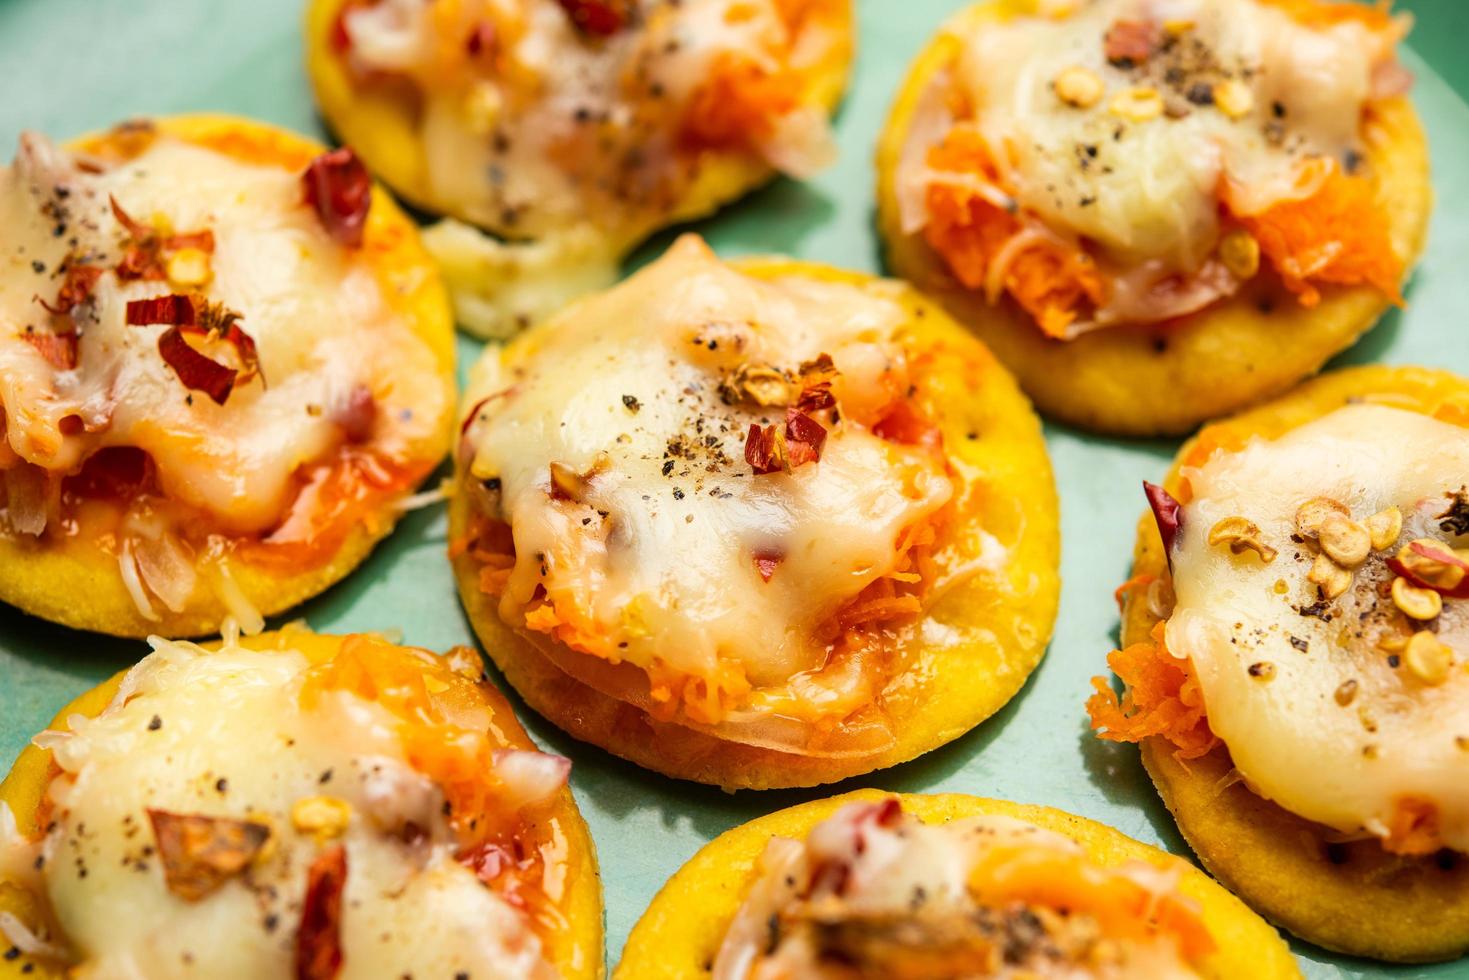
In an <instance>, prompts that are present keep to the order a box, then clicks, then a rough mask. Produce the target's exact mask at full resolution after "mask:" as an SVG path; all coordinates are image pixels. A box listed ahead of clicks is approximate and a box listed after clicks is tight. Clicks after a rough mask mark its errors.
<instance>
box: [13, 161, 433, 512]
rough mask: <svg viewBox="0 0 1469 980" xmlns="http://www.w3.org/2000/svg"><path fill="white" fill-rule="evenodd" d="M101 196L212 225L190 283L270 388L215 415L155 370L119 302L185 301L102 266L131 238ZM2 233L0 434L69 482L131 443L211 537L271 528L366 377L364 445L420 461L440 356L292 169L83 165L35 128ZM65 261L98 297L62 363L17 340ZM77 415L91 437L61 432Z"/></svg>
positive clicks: (140, 216) (188, 225) (152, 331)
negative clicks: (229, 327)
mask: <svg viewBox="0 0 1469 980" xmlns="http://www.w3.org/2000/svg"><path fill="white" fill-rule="evenodd" d="M109 196H111V197H113V198H115V199H116V200H117V202H118V203H119V204H120V205H121V206H122V207H123V208H124V209H126V211H127V212H128V213H129V214H130V215H132V216H133V217H134V218H135V219H136V220H139V221H143V222H145V223H149V224H156V223H159V221H160V219H161V220H162V221H166V222H167V223H168V226H170V227H172V228H173V229H175V230H176V231H179V232H194V231H203V230H209V231H212V232H213V235H214V239H215V243H216V244H215V248H214V253H213V256H212V262H211V267H212V272H213V276H212V280H211V281H210V282H209V283H208V284H207V286H204V287H202V288H201V289H200V291H201V292H202V293H203V294H204V295H205V296H206V297H207V298H208V299H210V300H211V301H215V302H219V303H222V304H224V305H225V306H226V307H227V308H229V309H231V310H233V311H235V312H237V313H239V314H241V315H242V317H243V319H242V321H241V325H242V326H243V327H244V329H245V331H246V332H247V333H248V334H249V335H250V336H251V337H252V338H253V339H254V341H255V343H256V345H257V347H258V350H259V357H260V365H261V371H262V373H263V375H264V378H265V382H264V383H262V382H261V381H260V380H258V379H257V380H255V381H252V382H250V383H248V384H244V385H241V386H239V387H237V388H236V390H235V391H234V392H233V393H232V394H231V395H230V397H229V398H228V400H227V401H226V403H225V404H224V405H216V404H215V403H214V402H213V401H211V400H210V399H209V398H208V397H207V396H205V395H204V394H202V393H200V392H190V390H189V389H188V388H186V387H185V386H184V385H183V384H182V383H181V381H180V380H179V378H178V376H177V375H176V374H175V372H174V370H173V369H172V368H171V367H169V366H168V365H167V364H166V363H165V362H164V360H163V358H162V357H161V356H160V354H159V353H158V337H159V335H160V334H161V333H163V331H164V330H165V328H164V327H162V326H129V325H127V323H126V322H125V320H124V314H125V310H126V306H127V302H128V301H129V300H137V299H146V298H151V297H155V296H160V295H164V294H167V293H169V292H175V291H192V290H178V289H174V288H173V287H171V286H170V285H169V284H168V283H166V282H157V281H142V280H134V281H128V282H124V281H120V280H119V279H118V278H117V277H116V275H115V274H114V273H113V272H112V271H110V270H111V267H112V266H114V265H116V264H117V262H118V261H119V259H120V258H121V254H122V245H123V242H124V240H125V239H126V238H127V235H126V232H125V231H124V230H123V229H122V228H121V227H120V226H119V224H118V222H117V220H116V219H115V218H114V216H113V214H112V212H111V209H110V207H109V204H108V199H109ZM0 226H3V227H4V228H5V240H6V242H7V245H6V247H5V269H4V274H3V276H0V377H3V378H4V381H3V382H0V408H3V409H4V413H5V419H6V428H5V438H6V440H7V442H8V445H9V448H10V450H11V451H12V452H14V453H15V454H16V455H18V456H19V457H20V458H22V459H24V460H27V461H29V462H31V463H34V464H36V465H38V466H40V467H42V468H44V469H46V470H48V471H51V472H54V473H58V474H66V473H72V472H75V471H76V470H77V468H78V467H79V466H80V465H81V463H82V462H83V461H84V460H85V459H86V457H87V456H88V455H90V454H91V453H92V452H94V451H96V450H98V449H101V448H104V447H109V446H135V447H138V448H140V449H143V450H145V451H146V452H148V453H149V455H151V456H152V458H153V461H154V463H155V464H156V465H157V471H158V477H159V480H160V482H161V484H162V488H163V490H164V492H165V493H166V494H167V495H168V496H169V497H170V498H172V499H174V500H177V501H180V502H182V503H185V504H187V505H189V506H190V507H193V508H196V509H197V510H199V511H202V512H203V513H205V514H207V515H209V517H210V518H211V519H212V520H213V521H214V522H215V523H216V525H217V527H218V528H219V529H220V530H223V531H228V532H231V533H237V534H240V533H251V532H260V531H264V530H267V529H269V528H271V527H272V526H273V525H274V524H276V523H277V522H278V521H280V519H281V517H282V516H283V514H284V512H285V510H286V507H287V506H288V504H289V503H290V502H291V500H292V498H293V496H294V494H295V492H296V489H297V487H296V485H295V483H294V477H295V475H296V473H297V471H298V470H300V469H301V468H302V467H304V466H307V465H308V464H312V463H316V462H320V461H322V460H324V459H329V458H330V456H331V454H332V453H333V452H334V451H335V450H336V449H337V448H338V447H339V446H341V445H342V443H343V442H344V436H343V430H342V426H341V424H340V423H339V422H338V421H337V419H336V416H337V413H338V412H339V411H340V410H341V409H342V408H343V407H345V406H346V404H347V403H348V401H349V399H350V398H351V396H352V393H353V390H354V389H355V388H357V387H358V386H365V387H366V388H367V389H368V390H369V391H370V392H371V393H372V394H373V396H374V397H375V398H376V399H378V409H379V411H378V413H377V416H378V422H377V424H375V426H374V429H373V432H372V442H373V446H374V448H376V449H378V450H379V451H380V452H381V453H382V454H384V455H385V456H387V457H389V458H399V459H404V460H407V459H412V458H414V457H415V456H416V455H421V454H422V453H423V451H424V446H425V444H426V443H428V442H430V441H431V440H432V439H433V437H434V434H435V432H436V431H437V430H438V426H439V425H440V420H441V419H442V418H443V416H444V413H445V412H446V411H448V410H449V407H448V392H446V391H445V389H444V385H443V384H442V382H440V381H439V378H438V369H437V365H436V363H435V359H434V355H433V352H432V351H431V350H430V349H429V348H428V346H427V344H425V343H424V342H423V341H421V340H419V339H418V338H417V337H416V336H415V335H414V333H413V332H412V329H411V327H410V325H409V324H407V323H405V322H404V321H403V320H402V318H401V317H400V316H398V315H396V314H395V313H394V312H393V311H392V310H391V309H390V308H389V307H388V305H387V303H386V301H385V299H384V297H383V295H382V291H381V288H380V287H379V285H378V283H377V281H376V280H375V279H374V278H373V275H372V273H371V271H370V270H369V269H368V267H367V266H366V265H365V263H364V262H363V261H361V260H360V259H359V258H358V257H357V256H356V255H355V254H354V253H353V252H351V251H349V250H347V249H345V248H343V247H342V246H340V245H338V244H336V243H335V242H334V241H333V240H332V239H331V238H330V237H329V236H328V235H327V233H326V232H325V231H324V230H323V228H322V227H321V223H320V221H319V219H318V218H317V216H316V213H315V212H314V211H313V210H312V209H311V208H309V207H307V206H305V205H304V204H303V203H302V191H301V184H300V178H299V175H298V174H296V173H293V172H290V171H286V170H282V169H279V168H276V167H268V166H257V165H251V164H246V163H240V162H237V161H235V160H232V159H230V158H229V157H227V156H224V155H222V154H220V153H216V152H213V151H211V150H206V149H203V148H200V147H197V146H193V145H190V144H186V143H183V142H180V141H178V140H175V139H172V138H169V137H159V138H157V139H156V140H155V141H154V143H153V145H152V146H151V147H150V148H149V149H147V150H146V151H145V152H144V153H143V154H142V155H140V156H138V157H137V158H136V159H134V160H133V161H131V162H130V163H127V164H124V165H120V166H117V167H116V168H114V169H112V170H109V171H106V172H103V173H96V174H93V173H86V172H83V171H80V170H78V169H77V168H76V167H75V165H74V163H73V161H71V160H70V159H69V158H68V157H67V156H66V155H65V154H63V153H62V152H61V151H59V150H57V149H56V148H55V147H52V146H51V145H50V144H48V143H46V142H45V140H44V139H42V138H41V137H38V136H34V135H27V136H26V137H24V139H23V141H22V144H21V152H20V155H19V156H18V158H17V160H16V162H15V164H14V166H12V167H10V168H9V169H8V170H6V171H4V172H3V174H0ZM68 256H72V257H81V258H82V259H83V260H84V261H86V262H88V263H89V264H94V265H99V266H105V267H106V268H107V269H108V270H109V271H108V272H106V273H104V274H103V275H102V276H101V278H100V279H99V280H98V281H97V283H96V286H95V287H94V289H93V297H94V302H93V303H92V304H91V305H90V306H86V307H78V308H77V309H76V310H75V311H74V313H73V316H74V318H79V319H80V322H79V323H78V327H79V329H80V332H81V340H80V344H79V350H78V356H77V368H76V370H71V371H61V370H57V369H55V368H54V367H52V366H51V365H50V364H48V363H47V362H46V360H45V359H44V358H43V357H42V356H41V355H40V353H39V352H38V351H37V350H36V348H35V347H34V346H32V345H31V344H30V343H28V342H26V341H25V340H24V339H23V337H22V336H21V334H23V333H24V332H25V331H27V330H36V331H46V330H49V329H50V327H49V325H48V320H49V317H48V315H47V313H46V311H45V309H44V308H42V306H41V305H40V304H39V303H38V302H36V300H35V297H37V296H39V297H41V298H42V299H45V300H47V301H48V302H51V301H52V300H53V299H54V297H55V296H56V295H57V291H58V289H59V288H60V283H61V281H62V277H63V276H64V266H63V265H62V263H63V261H64V260H66V259H67V258H68ZM69 416H78V417H79V418H80V419H81V421H82V422H83V423H84V424H85V425H86V426H87V428H88V429H89V430H90V431H87V432H85V433H81V434H74V435H64V434H63V432H64V431H68V430H67V429H66V427H65V426H63V420H64V419H66V418H68V417H69ZM0 462H3V461H0Z"/></svg>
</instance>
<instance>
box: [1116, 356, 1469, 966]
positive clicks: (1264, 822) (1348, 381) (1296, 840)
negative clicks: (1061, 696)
mask: <svg viewBox="0 0 1469 980" xmlns="http://www.w3.org/2000/svg"><path fill="white" fill-rule="evenodd" d="M1358 399H1364V400H1368V401H1374V402H1380V403H1383V404H1388V405H1392V406H1394V407H1397V408H1404V409H1409V410H1413V411H1419V412H1423V413H1425V414H1436V415H1437V416H1438V417H1440V418H1444V419H1445V420H1447V421H1452V422H1455V423H1456V424H1459V425H1469V381H1466V380H1464V379H1463V378H1459V377H1457V376H1455V375H1453V374H1450V373H1448V372H1446V371H1432V370H1427V369H1423V368H1390V367H1364V368H1354V369H1351V370H1346V371H1336V372H1333V373H1330V374H1326V375H1323V376H1321V377H1320V378H1317V379H1315V380H1313V381H1310V382H1307V383H1306V384H1304V385H1302V386H1301V387H1300V388H1298V389H1297V390H1296V391H1294V392H1292V393H1291V394H1290V395H1288V396H1286V397H1285V398H1281V399H1279V400H1277V401H1274V402H1271V403H1269V404H1266V405H1261V406H1260V407H1258V408H1256V409H1253V410H1251V411H1249V412H1245V413H1243V414H1241V415H1238V416H1235V417H1234V418H1230V419H1226V420H1224V421H1221V422H1217V423H1215V424H1213V425H1209V426H1206V427H1205V428H1204V429H1202V430H1201V431H1200V432H1199V434H1198V436H1196V437H1195V438H1194V439H1191V440H1190V441H1189V442H1187V443H1185V445H1184V446H1183V448H1182V449H1181V450H1180V451H1179V454H1178V457H1177V460H1175V462H1174V465H1173V467H1172V468H1171V469H1170V470H1169V473H1168V477H1167V479H1166V480H1165V482H1164V486H1165V487H1166V488H1167V489H1169V490H1170V491H1171V492H1175V493H1176V492H1177V491H1178V490H1179V470H1180V466H1181V462H1180V461H1182V460H1186V459H1190V458H1191V455H1190V454H1197V455H1194V456H1193V457H1192V459H1193V460H1194V461H1196V462H1201V461H1202V458H1203V454H1204V453H1206V452H1207V451H1208V449H1209V447H1210V446H1216V445H1222V446H1225V447H1230V446H1237V445H1240V444H1242V443H1243V441H1244V440H1246V439H1248V438H1250V437H1252V436H1261V437H1264V438H1274V437H1277V436H1279V435H1282V434H1284V433H1285V432H1287V431H1289V430H1290V429H1294V428H1296V427H1298V426H1300V425H1303V424H1305V423H1307V422H1309V421H1311V420H1313V419H1316V418H1319V417H1321V416H1322V415H1325V414H1327V413H1328V412H1331V411H1333V410H1335V409H1337V408H1339V407H1341V406H1342V405H1344V404H1346V403H1347V402H1349V401H1353V400H1358ZM1166 573H1167V568H1166V562H1165V560H1164V556H1163V543H1162V540H1161V539H1160V538H1159V536H1158V530H1157V527H1156V526H1155V525H1154V523H1153V519H1152V516H1151V515H1150V514H1145V515H1144V516H1143V518H1142V519H1141V520H1140V521H1139V522H1138V534H1137V546H1136V550H1135V552H1134V556H1133V574H1134V575H1153V576H1159V575H1164V574H1166ZM1157 622H1158V618H1157V617H1156V616H1154V615H1153V613H1152V612H1150V611H1149V609H1148V603H1147V601H1146V599H1145V598H1144V597H1142V596H1141V595H1132V596H1129V597H1128V598H1127V599H1126V600H1125V606H1124V611H1123V618H1122V642H1123V644H1124V645H1126V644H1130V643H1136V642H1140V641H1142V640H1144V639H1146V638H1147V636H1148V635H1149V633H1150V632H1151V631H1152V629H1153V626H1154V625H1155V624H1156V623H1157ZM1142 757H1143V764H1144V765H1145V766H1146V767H1147V769H1148V773H1149V774H1150V775H1151V776H1152V778H1153V784H1154V785H1155V786H1157V787H1158V793H1159V795H1161V796H1162V797H1163V802H1164V803H1165V804H1167V806H1168V809H1169V810H1170V811H1172V813H1173V816H1174V819H1175V820H1177V821H1178V828H1179V830H1180V831H1182V832H1183V836H1184V837H1185V838H1186V839H1187V840H1188V842H1189V845H1190V846H1191V847H1192V848H1193V849H1194V852H1195V853H1196V854H1197V855H1198V856H1199V860H1200V861H1202V862H1203V864H1204V867H1205V868H1207V869H1208V870H1209V871H1210V873H1212V874H1213V875H1214V876H1215V877H1217V878H1218V879H1219V880H1220V881H1222V882H1224V884H1225V885H1226V886H1228V887H1229V888H1230V889H1231V890H1233V891H1234V892H1236V893H1238V894H1239V896H1240V897H1241V898H1243V899H1244V900H1245V901H1246V902H1248V903H1249V904H1250V905H1251V906H1252V907H1254V908H1255V909H1257V910H1258V911H1259V912H1261V913H1262V914H1263V915H1264V916H1265V917H1266V918H1268V919H1270V920H1271V921H1273V922H1275V923H1277V924H1278V925H1280V926H1281V927H1283V928H1285V929H1288V930H1289V931H1291V932H1293V933H1295V934H1296V935H1298V936H1300V937H1301V938H1302V939H1306V940H1309V941H1310V942H1313V943H1316V944H1317V945H1319V946H1324V947H1326V948H1327V949H1334V950H1339V951H1340V952H1344V953H1350V954H1353V955H1356V956H1370V957H1373V958H1375V959H1383V960H1392V961H1397V962H1407V963H1419V962H1431V961H1436V960H1445V959H1453V958H1455V957H1458V956H1462V955H1464V953H1465V952H1466V951H1469V859H1466V858H1465V857H1464V856H1462V855H1452V856H1450V855H1447V854H1446V855H1443V856H1430V857H1418V858H1414V857H1398V856H1395V855H1392V854H1388V853H1387V852H1385V851H1384V850H1383V849H1382V847H1381V845H1379V844H1378V843H1377V842H1376V841H1358V842H1355V843H1350V844H1332V843H1331V842H1330V841H1331V838H1332V836H1333V835H1332V833H1331V832H1330V831H1329V830H1328V829H1327V828H1325V827H1322V826H1321V825H1320V824H1315V823H1312V822H1310V821H1308V820H1303V819H1302V818H1300V817H1298V816H1296V815H1295V814H1292V813H1290V812H1288V811H1286V810H1284V809H1282V808H1281V807H1279V806H1277V805H1276V804H1274V803H1272V802H1270V801H1269V800H1265V799H1262V798H1261V797H1259V796H1257V795H1255V794H1254V793H1252V792H1251V791H1250V790H1249V789H1247V788H1246V787H1245V786H1244V785H1243V784H1242V783H1238V782H1236V783H1233V784H1232V785H1229V786H1228V787H1227V788H1225V789H1220V787H1221V786H1223V785H1225V784H1226V783H1227V782H1228V779H1227V777H1229V776H1230V773H1231V771H1232V769H1233V764H1232V763H1231V762H1230V759H1229V752H1228V751H1227V750H1226V749H1225V748H1223V747H1222V746H1221V747H1220V748H1217V749H1215V750H1214V751H1213V752H1211V753H1210V754H1209V755H1207V756H1205V757H1204V758H1202V759H1190V760H1188V761H1187V762H1186V763H1184V762H1180V761H1179V760H1177V759H1175V758H1174V756H1173V753H1172V746H1171V745H1170V744H1169V743H1168V742H1166V741H1165V740H1162V739H1157V738H1155V739H1152V740H1149V741H1147V742H1145V743H1143V746H1142Z"/></svg>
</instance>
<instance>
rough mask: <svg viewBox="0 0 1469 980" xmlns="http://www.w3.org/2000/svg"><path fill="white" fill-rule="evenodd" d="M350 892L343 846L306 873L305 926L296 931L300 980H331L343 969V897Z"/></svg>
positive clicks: (332, 849) (324, 853)
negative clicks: (344, 893)
mask: <svg viewBox="0 0 1469 980" xmlns="http://www.w3.org/2000/svg"><path fill="white" fill-rule="evenodd" d="M346 888H347V849H346V848H345V847H343V846H342V845H341V844H337V845H335V846H333V847H329V848H327V849H326V850H324V851H322V852H321V853H320V854H318V855H317V856H316V860H315V861H313V862H311V868H310V869H309V870H308V871H307V872H306V895H305V897H304V898H303V899H302V900H301V925H300V926H299V927H298V928H297V930H296V977H297V980H331V978H333V977H335V976H336V975H337V973H338V972H339V971H340V970H341V969H342V893H343V892H344V891H345V890H346Z"/></svg>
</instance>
